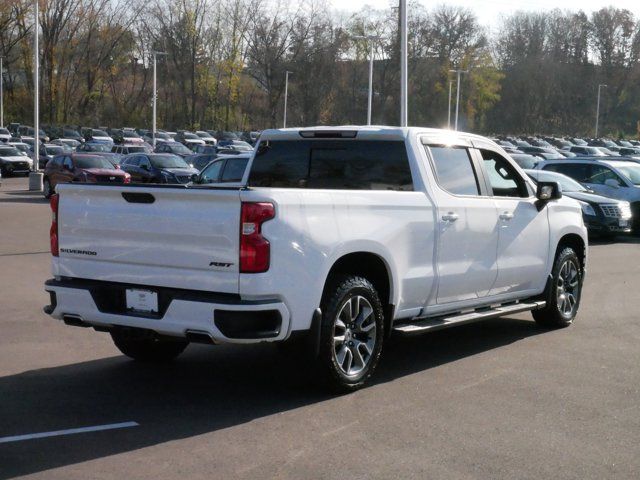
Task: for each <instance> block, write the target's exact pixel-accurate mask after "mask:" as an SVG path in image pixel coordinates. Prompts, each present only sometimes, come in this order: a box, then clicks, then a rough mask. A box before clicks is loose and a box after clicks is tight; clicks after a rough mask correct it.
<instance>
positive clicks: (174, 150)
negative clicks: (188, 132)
mask: <svg viewBox="0 0 640 480" xmlns="http://www.w3.org/2000/svg"><path fill="white" fill-rule="evenodd" d="M155 153H169V154H173V155H178V156H180V157H188V156H189V155H193V152H192V151H191V150H189V149H188V148H187V147H185V146H184V145H183V144H181V143H178V142H165V143H158V144H157V145H156V150H155Z"/></svg>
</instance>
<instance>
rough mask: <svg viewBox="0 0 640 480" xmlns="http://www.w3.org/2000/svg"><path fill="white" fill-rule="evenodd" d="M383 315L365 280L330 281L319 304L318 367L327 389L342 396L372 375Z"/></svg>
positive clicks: (355, 278) (379, 345) (376, 358)
mask: <svg viewBox="0 0 640 480" xmlns="http://www.w3.org/2000/svg"><path fill="white" fill-rule="evenodd" d="M383 330H384V313H383V309H382V304H381V303H380V298H379V296H378V292H377V291H376V289H375V288H374V286H373V285H372V284H371V282H369V281H368V280H367V279H365V278H362V277H358V276H340V277H337V278H334V279H333V280H331V283H330V286H329V287H328V290H327V293H326V295H325V298H324V299H323V302H322V328H321V337H320V352H319V353H320V357H319V361H320V367H321V370H322V373H323V375H324V377H325V378H326V380H327V382H328V383H329V386H330V387H331V388H332V389H334V390H336V391H341V392H350V391H354V390H357V389H359V388H361V387H362V386H363V385H364V384H365V382H366V381H367V380H368V379H369V377H371V375H372V374H373V372H374V370H375V368H376V365H377V364H378V360H379V358H380V354H381V353H382V342H383V339H384V331H383Z"/></svg>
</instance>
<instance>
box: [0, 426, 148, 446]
mask: <svg viewBox="0 0 640 480" xmlns="http://www.w3.org/2000/svg"><path fill="white" fill-rule="evenodd" d="M139 425H140V424H139V423H138V422H122V423H110V424H108V425H96V426H94V427H82V428H70V429H68V430H55V431H53V432H41V433H29V434H26V435H15V436H13V437H0V443H10V442H22V441H23V440H33V439H36V438H47V437H59V436H61V435H74V434H76V433H86V432H100V431H103V430H114V429H116V428H129V427H138V426H139Z"/></svg>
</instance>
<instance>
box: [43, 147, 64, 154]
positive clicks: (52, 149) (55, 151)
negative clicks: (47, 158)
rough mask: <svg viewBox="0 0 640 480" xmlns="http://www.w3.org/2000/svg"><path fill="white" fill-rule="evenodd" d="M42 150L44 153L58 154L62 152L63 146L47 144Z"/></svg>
mask: <svg viewBox="0 0 640 480" xmlns="http://www.w3.org/2000/svg"><path fill="white" fill-rule="evenodd" d="M43 150H44V153H45V154H46V155H60V154H61V153H64V148H62V147H58V146H56V147H49V146H47V147H44V149H43Z"/></svg>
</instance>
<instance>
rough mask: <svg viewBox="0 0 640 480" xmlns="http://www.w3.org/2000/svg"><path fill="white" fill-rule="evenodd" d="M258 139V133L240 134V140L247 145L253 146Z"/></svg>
mask: <svg viewBox="0 0 640 480" xmlns="http://www.w3.org/2000/svg"><path fill="white" fill-rule="evenodd" d="M259 138H260V132H248V131H247V132H242V135H240V140H243V141H245V142H247V143H248V144H249V145H251V146H254V145H255V144H256V142H257V141H258V139H259Z"/></svg>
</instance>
